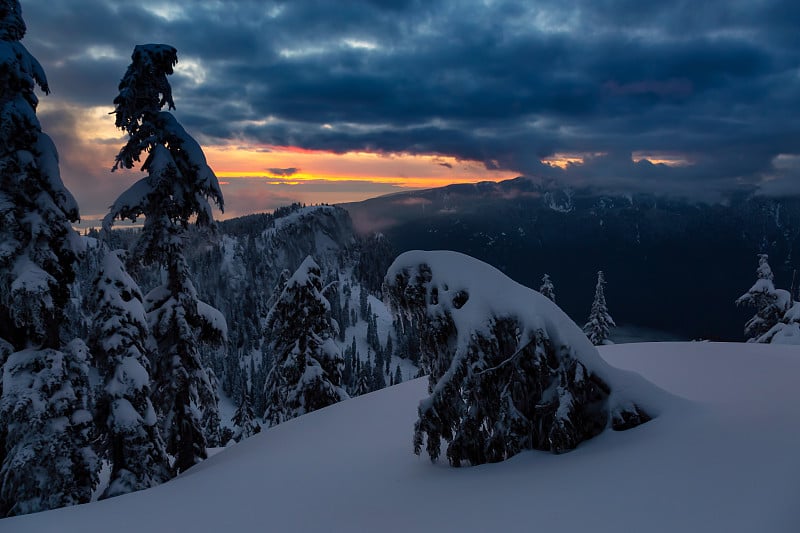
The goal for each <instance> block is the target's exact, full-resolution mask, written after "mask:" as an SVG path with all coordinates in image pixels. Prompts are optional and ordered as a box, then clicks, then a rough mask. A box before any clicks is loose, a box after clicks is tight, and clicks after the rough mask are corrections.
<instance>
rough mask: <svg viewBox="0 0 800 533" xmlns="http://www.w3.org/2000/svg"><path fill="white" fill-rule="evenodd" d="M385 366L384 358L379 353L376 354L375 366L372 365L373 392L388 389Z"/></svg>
mask: <svg viewBox="0 0 800 533" xmlns="http://www.w3.org/2000/svg"><path fill="white" fill-rule="evenodd" d="M383 366H384V364H383V356H382V355H381V353H380V352H378V353H376V354H375V364H374V365H372V390H381V389H383V388H385V387H386V376H385V375H384V373H383Z"/></svg>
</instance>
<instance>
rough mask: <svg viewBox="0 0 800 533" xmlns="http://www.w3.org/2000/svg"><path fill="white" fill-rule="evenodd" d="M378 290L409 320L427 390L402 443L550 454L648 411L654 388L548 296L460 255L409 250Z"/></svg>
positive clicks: (655, 407) (460, 457) (454, 455)
mask: <svg viewBox="0 0 800 533" xmlns="http://www.w3.org/2000/svg"><path fill="white" fill-rule="evenodd" d="M384 295H385V298H386V299H387V300H388V303H389V305H390V306H391V307H392V309H393V310H394V311H395V312H397V313H402V314H404V315H405V316H406V318H408V319H409V320H411V321H414V322H415V323H416V324H418V326H419V329H420V344H421V346H420V349H421V353H422V365H423V369H424V370H425V371H426V372H428V373H429V377H428V380H429V381H428V391H429V393H430V396H429V397H428V398H426V399H424V400H423V401H422V402H421V403H420V405H419V418H418V420H417V422H416V425H415V434H414V448H415V452H416V453H417V454H419V453H420V451H421V448H422V446H423V444H425V441H426V440H427V445H426V448H427V452H428V454H429V455H430V457H431V459H432V460H436V459H437V458H438V456H439V453H440V446H441V439H444V440H446V441H447V442H448V447H447V457H448V459H449V461H450V463H451V464H452V465H454V466H459V465H461V464H463V463H466V464H473V465H475V464H481V463H486V462H497V461H502V460H504V459H507V458H509V457H511V456H513V455H515V454H517V453H518V452H520V451H521V450H524V449H537V450H549V451H552V452H555V453H561V452H565V451H568V450H571V449H573V448H575V447H576V446H577V445H578V444H580V443H581V442H582V441H584V440H586V439H589V438H592V437H594V436H595V435H597V434H599V433H601V432H602V431H603V430H605V429H606V428H609V427H610V428H613V429H615V430H624V429H629V428H632V427H634V426H637V425H639V424H641V423H644V422H647V421H648V420H650V419H651V418H652V417H654V416H656V415H658V413H659V410H660V409H659V405H660V401H659V392H660V391H659V389H656V388H655V387H654V386H651V385H650V384H649V383H647V382H646V381H644V380H643V379H642V378H641V377H640V376H638V375H635V374H630V373H627V372H623V371H620V370H617V369H615V368H613V367H610V366H609V365H608V364H606V363H605V362H604V361H603V360H602V359H601V358H600V356H599V354H598V353H597V350H596V349H595V347H594V346H593V345H592V344H591V342H589V340H588V339H587V338H586V336H585V335H584V334H583V332H582V331H581V329H580V328H579V327H578V326H577V325H576V324H575V323H574V322H573V321H572V320H571V319H570V318H569V317H568V316H567V315H566V314H565V313H564V312H563V311H561V309H560V308H558V306H556V305H555V304H554V303H553V302H552V301H550V300H549V299H547V298H545V297H544V296H542V295H541V294H539V293H538V292H536V291H533V290H531V289H529V288H527V287H524V286H522V285H520V284H518V283H516V282H514V281H512V280H511V279H509V278H508V277H506V276H505V275H504V274H503V273H502V272H500V271H499V270H497V269H495V268H493V267H491V266H490V265H487V264H486V263H483V262H481V261H479V260H477V259H474V258H472V257H470V256H467V255H464V254H460V253H456V252H449V251H436V252H423V251H413V252H406V253H404V254H402V255H400V256H399V257H398V258H397V259H396V260H395V262H394V263H393V264H392V265H391V266H390V267H389V270H388V272H387V274H386V279H385V282H384Z"/></svg>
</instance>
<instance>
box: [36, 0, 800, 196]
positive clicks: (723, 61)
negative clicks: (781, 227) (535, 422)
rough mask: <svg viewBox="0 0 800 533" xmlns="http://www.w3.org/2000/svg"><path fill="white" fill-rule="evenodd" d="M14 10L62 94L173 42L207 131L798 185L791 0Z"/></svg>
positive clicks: (54, 1)
mask: <svg viewBox="0 0 800 533" xmlns="http://www.w3.org/2000/svg"><path fill="white" fill-rule="evenodd" d="M23 14H24V16H25V18H26V21H27V22H28V36H27V37H26V39H25V41H24V42H25V43H26V45H27V46H28V47H29V49H30V50H31V51H32V52H33V53H34V54H35V55H36V56H37V57H38V58H39V60H40V61H41V62H42V64H43V65H44V67H45V69H46V71H47V73H48V76H49V78H50V82H51V87H52V88H53V96H52V97H51V98H52V99H53V101H54V104H53V105H54V106H56V107H57V106H58V105H60V104H64V105H72V106H79V107H81V106H82V107H86V108H88V107H96V106H106V107H108V108H109V109H110V107H111V105H110V102H111V101H112V100H113V98H114V96H115V94H116V83H117V82H118V80H119V77H120V76H121V75H122V73H123V72H124V70H125V67H126V66H127V64H128V62H129V56H130V52H131V50H132V49H133V46H134V45H135V44H138V43H143V42H167V43H169V44H172V45H173V46H176V47H177V48H178V53H179V58H180V62H179V64H178V67H177V70H176V74H175V75H174V76H173V80H172V82H173V87H174V95H175V101H176V104H177V106H178V110H177V113H176V114H177V116H178V118H179V120H181V122H182V123H183V124H184V126H186V127H187V129H188V130H189V131H192V132H193V133H194V134H195V136H196V137H198V139H199V140H201V142H206V143H226V142H238V143H253V144H264V145H276V146H298V147H303V148H307V149H314V150H328V151H333V152H337V153H344V152H350V151H368V152H379V153H412V154H438V155H442V156H453V157H456V158H458V159H463V160H474V161H480V162H482V163H483V164H484V165H485V166H486V168H488V169H504V170H511V171H514V172H517V173H519V174H525V175H531V176H540V177H548V178H559V179H562V180H564V181H566V182H571V183H582V184H587V183H588V184H595V185H601V186H608V187H615V188H641V189H650V190H659V191H665V192H676V193H679V194H686V195H693V194H709V193H718V192H724V191H727V190H731V189H734V188H742V187H745V188H753V189H755V188H758V187H761V186H762V185H764V184H765V183H769V187H770V189H771V190H773V191H775V190H781V191H789V192H798V191H800V180H799V179H798V177H800V176H798V165H796V164H794V163H792V164H790V165H789V164H786V161H794V159H793V158H796V157H797V156H798V154H800V120H798V119H797V117H798V116H800V68H799V66H800V39H799V38H798V32H797V27H796V21H798V20H800V4H798V3H797V2H791V1H778V0H774V1H768V0H765V1H763V2H752V1H749V0H748V1H745V0H721V1H709V2H692V1H688V0H683V1H677V2H640V1H632V0H586V1H581V0H572V1H564V0H558V1H555V0H540V1H537V2H527V1H504V0H481V1H471V2H469V1H458V2H457V1H455V0H443V1H440V2H428V1H422V0H405V1H389V0H340V1H337V2H328V1H325V0H293V1H291V2H289V1H286V2H283V1H255V0H254V1H247V0H241V1H235V0H230V1H226V2H218V1H197V2H166V1H160V2H146V1H145V2H132V1H131V2H128V1H116V2H111V1H107V0H28V1H26V2H25V5H24V13H23ZM54 118H55V116H54ZM65 118H69V117H65ZM67 127H70V126H69V124H66V125H64V126H61V129H62V130H63V129H64V128H67ZM637 154H646V155H645V156H641V155H640V156H638V157H637ZM567 156H569V157H571V159H570V160H571V161H573V163H572V164H566V163H565V164H562V165H561V167H563V168H559V167H554V166H551V165H548V164H545V163H543V162H542V159H547V158H550V159H551V160H552V159H556V160H558V159H565V158H566V157H567ZM643 157H645V158H643ZM637 159H638V161H637ZM676 160H677V161H680V162H681V164H677V165H676V164H670V161H676ZM576 161H577V162H576ZM581 161H582V163H581ZM659 161H662V162H660V163H659ZM290 164H291V163H290ZM268 171H269V172H271V173H272V174H273V175H276V176H290V175H291V174H292V173H293V172H296V171H297V169H296V168H271V169H268Z"/></svg>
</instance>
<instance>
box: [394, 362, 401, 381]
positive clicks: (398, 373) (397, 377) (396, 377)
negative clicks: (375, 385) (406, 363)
mask: <svg viewBox="0 0 800 533" xmlns="http://www.w3.org/2000/svg"><path fill="white" fill-rule="evenodd" d="M393 381H394V384H395V385H397V384H398V383H402V382H403V371H402V370H400V365H397V368H395V370H394V379H393Z"/></svg>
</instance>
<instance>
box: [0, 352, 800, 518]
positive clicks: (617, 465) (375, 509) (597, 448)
mask: <svg viewBox="0 0 800 533" xmlns="http://www.w3.org/2000/svg"><path fill="white" fill-rule="evenodd" d="M601 354H602V356H603V357H604V358H605V359H606V360H607V361H608V362H609V363H611V364H612V365H615V366H618V367H620V368H625V369H631V370H634V371H637V372H640V373H641V374H642V375H643V376H644V377H646V378H647V379H649V380H651V381H652V382H654V383H655V384H657V385H659V386H661V387H663V388H664V389H666V390H668V391H670V392H672V393H674V394H676V395H679V396H682V397H684V398H687V399H688V400H690V401H689V402H674V403H673V404H672V405H671V406H670V408H669V409H667V410H665V412H663V413H662V414H661V416H659V417H658V418H656V419H655V420H652V421H650V422H648V423H646V424H644V425H642V426H639V427H637V428H634V429H631V430H629V431H625V432H613V431H606V432H604V433H603V434H601V435H600V436H598V437H596V438H594V439H592V440H590V441H588V442H585V443H583V444H581V445H580V446H579V447H578V448H577V449H576V450H575V451H573V452H570V453H566V454H563V455H553V454H550V453H547V452H535V451H534V452H523V453H521V454H519V455H517V456H516V457H514V458H512V459H510V460H508V461H506V462H504V463H500V464H489V465H483V466H480V467H472V468H461V469H455V468H451V467H449V466H445V465H444V464H436V465H433V464H431V463H430V462H429V461H428V460H427V459H426V458H418V457H416V456H414V455H413V454H412V453H411V437H412V428H413V423H414V420H415V416H416V408H417V403H418V401H419V400H420V399H421V398H422V397H424V396H425V393H426V391H425V383H424V380H422V379H419V380H415V381H412V382H407V383H403V384H401V385H399V386H396V387H391V388H389V389H384V390H382V391H379V392H376V393H372V394H368V395H365V396H361V397H359V398H355V399H353V400H348V401H345V402H343V403H340V404H337V405H334V406H332V407H329V408H326V409H323V410H321V411H317V412H314V413H311V414H309V415H305V416H303V417H300V418H297V419H294V420H291V421H289V422H287V423H285V424H282V425H280V426H277V427H275V428H272V429H270V430H268V431H265V432H263V433H261V434H260V435H256V436H255V437H253V438H251V439H249V440H247V441H245V442H243V443H241V444H238V445H235V446H233V447H231V448H229V449H227V450H225V451H224V452H222V453H220V454H218V455H216V456H214V457H212V458H211V459H209V460H207V461H205V462H204V463H202V464H201V465H199V466H197V467H194V468H192V469H191V470H189V471H188V472H186V473H185V474H183V475H181V476H180V477H178V478H177V479H175V480H173V481H170V482H168V483H166V484H165V485H162V486H160V487H156V488H154V489H150V490H147V491H144V492H140V493H134V494H129V495H127V496H122V497H119V498H114V499H110V500H105V501H102V502H99V503H93V504H88V505H83V506H79V507H72V508H66V509H59V510H55V511H49V512H45V513H39V514H35V515H29V516H23V517H18V518H10V519H5V520H0V531H2V532H3V533H17V532H36V533H45V532H50V531H52V532H56V531H57V532H62V533H63V532H82V533H84V532H85V533H90V532H95V531H96V532H103V533H105V532H107V531H114V532H116V533H128V532H131V533H133V532H137V533H139V532H161V531H164V532H173V531H192V532H193V533H199V532H206V531H208V532H219V531H225V532H230V533H235V532H240V531H570V532H571V531H591V532H593V533H595V532H605V531H609V532H611V531H641V532H662V531H663V532H676V531H687V532H688V531H703V532H717V531H719V532H726V533H730V532H738V531H741V532H754V531H763V532H787V533H788V532H797V531H800V506H798V504H797V502H798V500H799V499H800V481H799V480H800V454H798V450H800V402H798V401H797V395H796V388H797V379H798V376H800V350H798V349H797V348H796V347H777V346H768V345H754V344H712V343H658V344H656V343H654V344H628V345H616V346H608V347H604V348H601Z"/></svg>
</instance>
